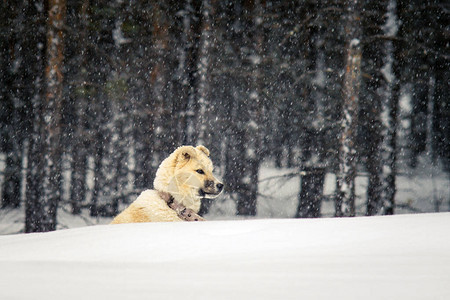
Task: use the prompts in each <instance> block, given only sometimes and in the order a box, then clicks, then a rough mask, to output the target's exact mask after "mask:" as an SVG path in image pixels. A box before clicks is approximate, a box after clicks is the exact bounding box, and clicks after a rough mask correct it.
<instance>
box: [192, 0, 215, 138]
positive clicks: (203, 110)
mask: <svg viewBox="0 0 450 300" xmlns="http://www.w3.org/2000/svg"><path fill="white" fill-rule="evenodd" d="M209 2H210V1H208V0H203V1H202V16H203V19H202V20H203V22H202V33H201V37H200V48H199V58H198V62H197V78H198V93H197V99H196V100H197V101H196V102H197V107H198V111H197V114H196V116H197V117H196V121H197V124H196V128H197V130H196V132H197V134H198V136H197V143H198V144H202V145H203V144H205V145H208V144H209V142H210V139H211V135H210V132H209V131H208V128H209V127H211V126H210V125H209V124H208V123H209V121H210V120H209V118H210V113H209V110H210V109H211V108H210V106H211V104H210V103H209V82H208V73H209V64H210V62H209V60H210V58H209V49H210V48H211V43H212V41H211V12H212V7H211V4H210V3H209Z"/></svg>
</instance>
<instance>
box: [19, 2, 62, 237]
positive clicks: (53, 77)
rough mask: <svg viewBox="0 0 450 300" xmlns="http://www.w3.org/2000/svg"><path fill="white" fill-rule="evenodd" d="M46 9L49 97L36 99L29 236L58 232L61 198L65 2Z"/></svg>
mask: <svg viewBox="0 0 450 300" xmlns="http://www.w3.org/2000/svg"><path fill="white" fill-rule="evenodd" d="M32 5H34V4H32ZM43 7H48V18H47V47H46V60H47V62H46V68H45V96H44V98H42V100H41V99H40V98H38V97H37V96H36V97H35V99H34V103H33V111H34V118H35V121H34V123H35V124H34V136H33V138H32V139H31V143H30V144H31V146H30V157H29V163H30V169H31V170H30V173H29V176H28V184H29V189H28V193H27V207H26V217H25V231H26V232H38V231H51V230H55V229H56V224H57V222H56V214H57V208H58V202H59V198H60V180H61V168H60V163H61V145H60V133H61V124H60V120H61V102H62V95H63V94H62V88H63V73H62V64H63V59H64V55H63V26H64V18H65V2H64V1H61V0H49V1H48V3H47V6H43ZM38 43H39V42H38ZM38 47H39V46H38ZM37 88H39V87H37ZM40 100H41V101H42V105H41V103H39V102H40Z"/></svg>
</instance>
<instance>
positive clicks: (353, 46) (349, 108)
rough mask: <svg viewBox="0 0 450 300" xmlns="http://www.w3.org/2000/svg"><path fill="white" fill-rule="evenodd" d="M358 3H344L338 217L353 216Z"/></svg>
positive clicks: (358, 77)
mask: <svg viewBox="0 0 450 300" xmlns="http://www.w3.org/2000/svg"><path fill="white" fill-rule="evenodd" d="M360 5H361V3H360V2H359V1H358V0H349V1H348V2H347V23H346V32H347V34H348V37H347V54H346V66H345V78H344V90H343V101H344V103H343V108H342V119H341V134H340V136H339V142H340V148H339V172H338V174H337V194H336V200H335V214H336V216H338V217H342V216H354V215H355V177H356V130H357V114H358V102H359V92H360V82H361V58H362V55H361V38H362V36H361V35H362V34H361V30H362V25H361V21H360V10H361V7H360Z"/></svg>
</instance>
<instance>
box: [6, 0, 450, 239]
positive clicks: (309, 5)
mask: <svg viewBox="0 0 450 300" xmlns="http://www.w3.org/2000/svg"><path fill="white" fill-rule="evenodd" d="M0 5H1V8H0V64H1V67H0V72H1V73H0V158H1V161H2V163H3V166H4V168H3V174H2V176H3V180H2V181H1V182H0V183H1V189H0V190H1V200H0V203H1V207H2V208H11V207H13V208H18V207H20V206H25V211H26V218H25V231H26V232H32V231H47V230H54V229H55V228H56V224H57V213H56V212H57V208H58V207H61V206H64V207H67V208H70V210H71V212H72V213H73V214H80V213H81V212H82V210H89V211H90V214H91V215H92V216H99V215H101V216H111V215H114V214H116V213H117V212H118V209H119V204H120V203H121V202H128V201H132V200H133V199H134V196H135V194H136V193H138V192H139V191H140V190H143V189H146V188H151V187H152V182H153V177H154V174H155V171H156V169H157V167H158V165H159V163H160V162H161V161H162V159H164V158H165V157H166V156H167V155H168V153H170V152H172V151H173V150H174V149H175V148H176V147H178V146H180V145H183V144H192V145H196V144H204V145H206V146H207V147H208V148H209V149H210V150H211V153H212V158H213V161H214V163H215V165H216V166H217V167H216V169H217V173H219V174H221V175H222V177H223V181H224V182H225V183H226V193H227V194H228V195H229V196H230V197H231V198H232V199H234V200H235V201H236V204H237V206H236V207H237V212H236V213H237V214H238V215H255V214H256V201H257V196H258V172H259V168H260V165H261V163H262V161H263V160H266V161H267V160H268V161H273V162H274V164H275V166H276V167H279V168H281V167H294V168H298V170H299V172H298V175H299V176H300V175H301V176H302V178H303V180H302V191H301V195H300V203H299V209H298V212H297V216H298V217H316V216H318V212H317V209H315V208H316V205H317V202H320V200H321V185H323V176H324V174H325V172H332V173H335V174H336V178H337V181H336V186H337V189H336V191H337V192H336V196H335V207H336V213H335V214H336V216H353V215H355V211H354V210H355V209H354V180H355V176H356V173H357V172H359V171H364V172H367V174H368V176H369V186H368V190H367V215H376V214H393V213H394V212H395V191H396V183H395V178H396V176H397V173H398V172H399V167H398V161H397V159H398V153H399V151H400V149H401V151H402V152H404V153H406V154H405V157H406V158H407V161H406V165H408V166H409V167H412V168H414V167H416V166H417V162H418V157H419V156H420V155H422V154H424V153H426V154H427V155H429V156H430V158H431V162H432V164H433V166H434V167H437V166H442V168H443V169H444V171H445V172H450V149H449V147H450V129H449V126H450V124H449V122H450V107H449V84H448V83H449V81H450V79H449V73H450V60H449V59H450V51H449V37H450V25H449V24H450V20H449V9H450V5H449V3H448V1H443V0H430V1H402V0H397V1H395V0H389V1H386V0H381V1H365V0H353V1H350V0H349V1H344V0H335V1H263V0H261V1H259V0H243V1H217V0H211V1H207V0H203V1H200V0H184V1H163V0H161V1H125V0H121V1H119V0H117V1H102V0H77V1H75V0H48V1H47V0H45V1H44V0H36V1H22V0H21V1H15V0H8V1H1V4H0ZM402 101H403V102H402ZM402 103H403V105H404V106H405V107H404V109H403V113H400V108H399V106H400V105H401V104H402ZM64 174H66V175H64ZM67 174H68V175H67ZM90 182H91V184H92V185H93V186H92V187H89V183H90ZM64 186H69V187H70V188H69V191H68V193H69V195H68V196H67V197H66V198H67V199H70V200H69V201H67V200H63V198H64V197H63V191H62V190H63V187H64ZM88 191H90V192H89V193H88ZM66 193H67V191H66ZM21 199H25V200H21ZM208 204H209V203H208V202H206V201H205V205H204V206H203V207H202V213H205V212H207V210H208Z"/></svg>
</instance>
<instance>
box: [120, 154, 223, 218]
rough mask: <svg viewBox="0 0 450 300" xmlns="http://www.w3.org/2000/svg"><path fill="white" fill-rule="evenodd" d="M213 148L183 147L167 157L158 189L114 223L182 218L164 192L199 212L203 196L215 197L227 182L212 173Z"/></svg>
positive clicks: (156, 184)
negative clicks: (211, 157)
mask: <svg viewBox="0 0 450 300" xmlns="http://www.w3.org/2000/svg"><path fill="white" fill-rule="evenodd" d="M212 171H213V164H212V162H211V160H210V159H209V150H208V149H207V148H206V147H204V146H197V147H195V148H194V147H193V146H182V147H179V148H177V149H176V150H175V151H174V152H173V153H172V154H171V155H170V156H169V157H167V158H166V159H165V160H164V161H163V162H162V163H161V165H160V166H159V168H158V170H157V171H156V176H155V180H154V182H153V186H154V190H146V191H144V192H142V193H141V194H140V195H139V197H138V198H137V199H136V200H135V201H134V202H133V203H132V204H131V205H130V206H129V207H128V208H126V209H125V210H124V211H123V212H122V213H120V214H119V215H118V216H117V217H115V218H114V220H113V221H112V222H111V224H119V223H140V222H173V221H182V219H181V218H180V217H179V215H178V214H177V212H176V211H175V210H173V209H171V208H170V207H169V206H168V205H167V202H166V201H165V200H164V199H163V197H161V194H162V193H163V194H164V193H167V194H170V195H171V196H172V197H173V200H174V201H175V202H176V203H178V204H180V205H182V206H184V207H186V208H188V209H191V210H193V211H194V212H198V211H199V209H200V205H201V199H202V198H215V197H217V196H218V195H219V194H220V192H221V191H222V188H223V184H222V183H221V182H219V181H218V180H217V179H216V178H215V177H214V176H213V174H212Z"/></svg>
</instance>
